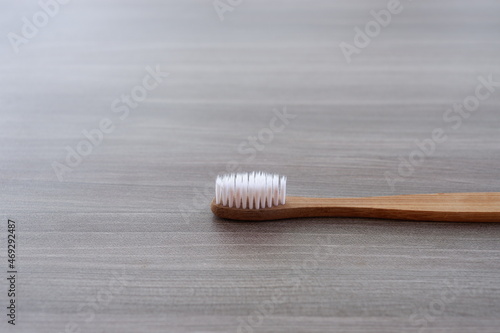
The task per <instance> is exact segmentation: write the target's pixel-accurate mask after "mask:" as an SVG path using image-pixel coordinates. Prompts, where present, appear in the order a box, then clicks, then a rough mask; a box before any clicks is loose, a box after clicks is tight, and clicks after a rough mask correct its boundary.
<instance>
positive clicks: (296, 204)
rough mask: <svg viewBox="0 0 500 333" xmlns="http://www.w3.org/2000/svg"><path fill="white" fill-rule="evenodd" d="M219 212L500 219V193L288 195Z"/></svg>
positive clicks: (251, 216) (254, 216) (243, 216)
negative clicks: (281, 200) (273, 202)
mask: <svg viewBox="0 0 500 333" xmlns="http://www.w3.org/2000/svg"><path fill="white" fill-rule="evenodd" d="M213 209H214V208H213ZM214 213H215V211H214ZM216 214H217V215H218V216H221V217H225V218H229V219H235V220H247V221H263V220H278V219H287V218H296V217H326V216H329V217H364V218H378V219H396V220H414V221H450V222H500V193H498V192H491V193H486V192H485V193H438V194H413V195H397V196H386V197H367V198H305V197H287V198H286V204H285V205H280V206H276V207H272V208H265V209H260V210H251V209H228V210H227V211H224V210H223V209H220V211H218V212H217V213H216Z"/></svg>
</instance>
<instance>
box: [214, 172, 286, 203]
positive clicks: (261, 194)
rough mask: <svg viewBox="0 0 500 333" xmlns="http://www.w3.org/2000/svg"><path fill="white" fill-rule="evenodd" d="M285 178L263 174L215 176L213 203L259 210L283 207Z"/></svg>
mask: <svg viewBox="0 0 500 333" xmlns="http://www.w3.org/2000/svg"><path fill="white" fill-rule="evenodd" d="M285 200H286V177H285V176H279V175H274V174H269V173H264V172H252V173H236V174H229V175H222V176H217V179H216V180H215V202H216V203H217V204H218V205H222V206H228V207H235V208H243V209H261V208H268V207H272V206H278V205H284V204H285Z"/></svg>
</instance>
